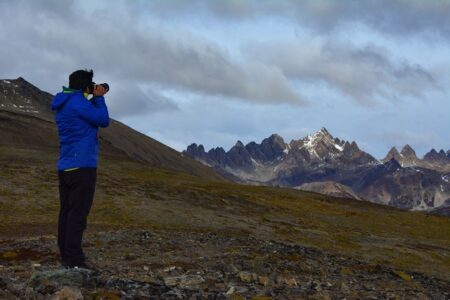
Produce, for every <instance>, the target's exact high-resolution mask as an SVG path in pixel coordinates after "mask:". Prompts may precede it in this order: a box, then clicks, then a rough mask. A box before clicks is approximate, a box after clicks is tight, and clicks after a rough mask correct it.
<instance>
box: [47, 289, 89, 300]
mask: <svg viewBox="0 0 450 300" xmlns="http://www.w3.org/2000/svg"><path fill="white" fill-rule="evenodd" d="M83 299H84V298H83V295H82V294H81V291H80V289H79V288H76V287H69V286H66V287H64V288H62V289H61V290H59V291H57V292H56V293H55V295H54V296H53V297H52V298H51V300H83Z"/></svg>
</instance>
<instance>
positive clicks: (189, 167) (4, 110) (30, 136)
mask: <svg viewBox="0 0 450 300" xmlns="http://www.w3.org/2000/svg"><path fill="white" fill-rule="evenodd" d="M52 98H53V96H52V95H51V94H49V93H47V92H44V91H41V90H40V89H38V88H37V87H35V86H34V85H32V84H31V83H29V82H27V81H26V80H25V79H23V78H21V77H19V78H18V79H10V80H0V135H1V136H2V139H1V140H0V146H4V147H12V148H23V147H26V148H36V147H44V148H46V149H49V150H50V149H52V150H53V151H54V150H57V149H58V139H57V131H56V125H55V124H54V114H53V112H52V111H51V108H50V103H51V100H52ZM99 139H100V148H101V154H102V155H108V156H110V157H115V158H116V159H118V160H124V159H131V160H138V161H141V162H144V163H147V164H150V165H153V166H159V167H163V168H167V169H171V170H175V171H182V172H186V173H190V174H195V175H198V176H204V177H210V176H212V177H213V178H220V176H219V175H218V174H217V173H216V172H214V171H213V170H211V169H210V168H207V167H205V166H204V165H202V164H200V163H198V162H196V161H194V160H192V159H191V158H189V157H185V156H183V155H182V154H181V153H179V152H178V151H175V150H174V149H172V148H170V147H168V146H166V145H164V144H162V143H160V142H158V141H156V140H154V139H152V138H150V137H148V136H146V135H144V134H142V133H139V132H137V131H136V130H133V129H132V128H130V127H128V126H126V125H125V124H123V123H121V122H119V121H116V120H114V119H111V122H110V126H109V127H108V128H101V129H100V131H99ZM55 165H56V161H55Z"/></svg>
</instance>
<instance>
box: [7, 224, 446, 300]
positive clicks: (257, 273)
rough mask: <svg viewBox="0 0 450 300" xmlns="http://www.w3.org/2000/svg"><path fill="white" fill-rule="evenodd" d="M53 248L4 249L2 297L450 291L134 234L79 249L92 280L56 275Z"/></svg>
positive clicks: (245, 243) (263, 248)
mask: <svg viewBox="0 0 450 300" xmlns="http://www.w3.org/2000/svg"><path fill="white" fill-rule="evenodd" d="M55 246H56V241H55V240H54V238H53V237H48V236H42V237H38V238H32V239H30V238H28V239H21V240H16V241H12V240H9V241H3V242H2V243H1V244H0V253H2V254H3V258H1V257H0V263H1V267H0V268H1V275H0V297H1V298H2V299H18V298H28V299H50V298H52V297H55V298H56V299H64V297H66V298H65V299H81V297H84V299H224V300H225V299H343V298H345V299H362V298H364V299H396V298H398V299H446V297H449V296H450V294H449V290H448V288H449V282H446V281H444V280H439V279H437V278H431V277H428V276H424V275H423V274H421V273H417V272H405V271H402V270H399V269H395V268H391V267H387V266H383V265H380V264H368V263H366V262H364V261H361V260H359V259H356V258H353V257H351V256H343V255H333V254H329V253H325V252H323V251H320V250H317V249H314V248H308V247H302V246H298V245H292V244H289V243H283V242H279V241H275V240H261V239H258V238H254V237H252V236H235V237H227V236H223V235H219V234H215V233H195V232H182V231H167V230H151V231H149V230H142V229H140V230H139V229H132V230H130V229H127V230H116V231H97V232H92V233H91V234H89V235H88V236H87V238H86V240H85V249H86V253H87V255H88V256H89V257H91V258H92V259H91V263H92V264H95V265H96V267H97V268H98V269H99V272H92V271H89V270H85V269H79V270H73V269H72V270H66V269H62V268H61V267H60V266H59V263H58V261H57V259H56V257H57V249H56V247H55ZM70 297H72V298H70ZM77 297H78V298H77ZM52 299H53V298H52Z"/></svg>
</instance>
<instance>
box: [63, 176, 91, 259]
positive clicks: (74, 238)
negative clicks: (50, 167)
mask: <svg viewBox="0 0 450 300" xmlns="http://www.w3.org/2000/svg"><path fill="white" fill-rule="evenodd" d="M58 178H59V198H60V204H61V206H60V211H59V220H58V247H59V251H60V254H61V259H62V261H63V262H65V263H68V264H74V265H76V264H79V263H83V262H84V261H85V256H84V253H83V249H82V248H81V242H82V239H83V232H84V230H85V229H86V225H87V216H88V215H89V211H90V209H91V206H92V202H93V199H94V192H95V182H96V179H97V169H96V168H79V169H76V170H72V171H58Z"/></svg>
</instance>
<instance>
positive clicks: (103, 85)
mask: <svg viewBox="0 0 450 300" xmlns="http://www.w3.org/2000/svg"><path fill="white" fill-rule="evenodd" d="M98 85H101V86H102V87H103V88H104V89H105V91H106V92H108V91H109V84H107V83H100V84H96V83H95V82H93V83H91V85H90V86H89V94H92V93H93V92H94V89H95V87H96V86H98Z"/></svg>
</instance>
